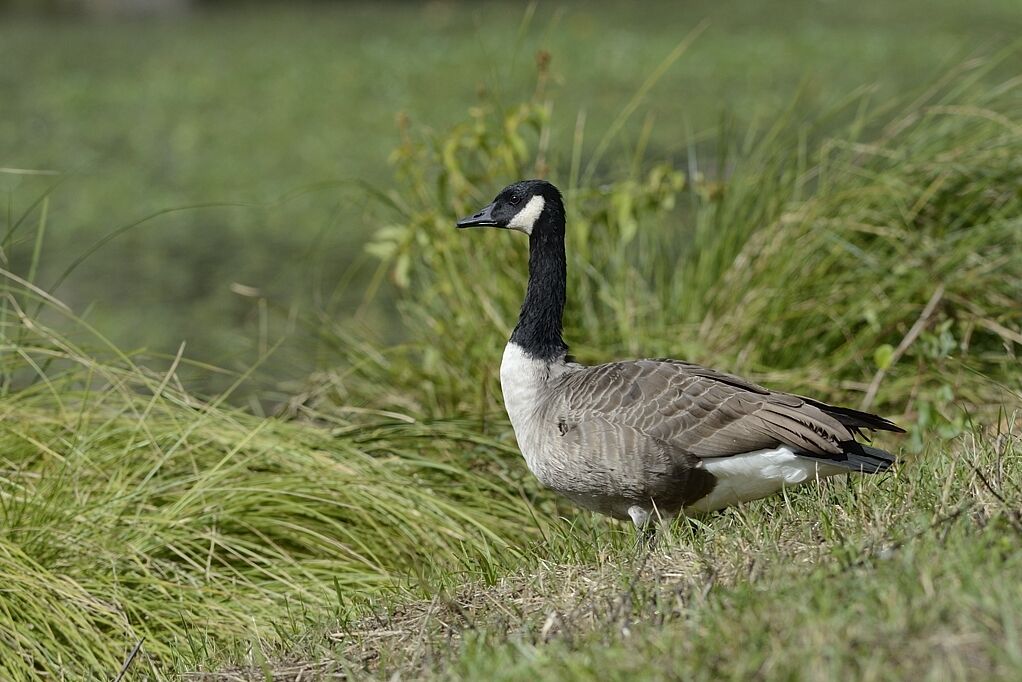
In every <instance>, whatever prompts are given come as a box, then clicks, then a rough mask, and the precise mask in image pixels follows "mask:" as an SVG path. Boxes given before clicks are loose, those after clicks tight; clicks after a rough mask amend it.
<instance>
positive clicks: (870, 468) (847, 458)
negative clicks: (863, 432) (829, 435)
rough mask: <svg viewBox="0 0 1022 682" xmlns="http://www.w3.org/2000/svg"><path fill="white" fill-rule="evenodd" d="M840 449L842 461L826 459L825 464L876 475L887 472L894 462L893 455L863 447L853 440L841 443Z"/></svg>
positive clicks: (877, 449) (867, 446)
mask: <svg viewBox="0 0 1022 682" xmlns="http://www.w3.org/2000/svg"><path fill="white" fill-rule="evenodd" d="M841 449H842V450H843V451H844V452H843V454H844V459H838V458H836V457H835V458H834V459H828V460H827V462H828V463H829V464H837V465H838V466H840V467H845V468H846V469H848V470H850V471H858V472H861V473H864V474H876V473H879V472H881V471H887V470H888V469H889V468H891V465H892V464H894V462H895V458H894V455H892V454H891V453H889V452H887V451H886V450H881V449H880V448H874V447H872V446H870V445H863V444H862V443H859V442H857V441H854V440H849V441H845V442H844V443H841Z"/></svg>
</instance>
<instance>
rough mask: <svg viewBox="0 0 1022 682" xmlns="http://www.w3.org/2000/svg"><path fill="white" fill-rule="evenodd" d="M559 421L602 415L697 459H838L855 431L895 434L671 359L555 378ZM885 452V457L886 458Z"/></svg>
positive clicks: (862, 418) (877, 421)
mask: <svg viewBox="0 0 1022 682" xmlns="http://www.w3.org/2000/svg"><path fill="white" fill-rule="evenodd" d="M562 381H563V385H562V386H561V390H560V391H559V393H560V394H561V395H562V396H563V404H562V408H563V418H564V419H565V420H566V421H567V422H568V423H572V422H574V423H580V422H584V421H587V420H589V419H594V418H602V419H606V420H608V421H611V422H614V423H616V424H621V425H622V426H628V427H631V428H635V429H638V430H640V431H641V432H643V433H645V434H647V435H649V436H651V437H653V438H657V439H660V440H662V441H664V442H666V443H669V444H670V445H672V446H673V447H676V448H678V449H679V450H681V451H684V452H687V453H691V454H693V455H695V456H697V457H725V456H728V455H735V454H740V453H743V452H749V451H752V450H761V449H766V448H773V447H777V446H779V445H787V446H789V447H791V448H792V449H794V450H796V451H799V452H802V453H805V454H808V455H813V456H817V457H822V458H826V459H835V460H844V459H846V458H847V455H848V454H849V444H852V445H858V444H856V443H855V440H854V435H855V433H856V432H857V431H858V429H859V428H878V429H886V430H900V429H898V427H896V426H894V425H893V424H891V423H890V422H888V421H887V420H885V419H882V418H880V417H877V416H875V415H870V414H867V413H864V412H858V411H855V410H849V409H847V408H833V407H831V406H829V405H827V404H826V403H821V402H819V401H815V400H811V399H807V398H802V397H800V396H797V395H792V394H789V393H779V392H776V391H770V390H769V389H766V388H764V387H762V386H758V385H756V384H754V383H752V382H749V381H746V380H744V379H742V378H740V377H736V376H733V375H730V374H724V373H722V372H716V371H715V370H711V369H708V368H705V367H701V366H699V365H692V364H689V363H684V362H678V361H671V360H638V361H634V362H617V363H611V364H607V365H598V366H595V367H587V368H585V369H583V370H580V371H577V372H572V373H570V374H568V375H565V377H564V378H563V379H562ZM885 454H886V453H885Z"/></svg>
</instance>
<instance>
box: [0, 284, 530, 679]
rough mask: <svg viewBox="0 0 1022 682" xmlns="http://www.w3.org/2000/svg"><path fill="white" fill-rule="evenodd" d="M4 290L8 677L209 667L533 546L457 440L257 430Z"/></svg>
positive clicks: (509, 505) (396, 426)
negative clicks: (435, 577) (54, 323)
mask: <svg viewBox="0 0 1022 682" xmlns="http://www.w3.org/2000/svg"><path fill="white" fill-rule="evenodd" d="M4 289H5V291H4V297H5V298H4V303H5V306H4V310H5V313H6V315H5V323H4V325H3V326H2V327H0V349H2V351H3V356H2V357H3V361H4V364H3V367H2V371H3V373H4V374H5V376H7V377H8V379H9V381H8V382H6V385H7V386H8V388H7V389H6V390H5V391H4V393H3V395H0V650H2V652H3V653H2V655H0V678H3V679H5V680H20V679H32V678H35V677H37V676H49V677H53V678H59V679H84V678H90V679H100V678H111V677H113V675H114V674H115V673H116V672H117V670H118V668H119V667H120V665H121V663H122V661H123V660H124V659H125V658H126V656H127V654H128V652H129V650H130V649H131V648H132V647H133V646H134V645H135V644H136V643H137V642H139V641H143V645H142V649H141V651H142V657H141V658H140V659H139V660H137V661H136V662H135V663H134V665H136V666H139V667H140V668H141V669H144V668H146V667H148V668H149V669H150V670H151V671H153V672H154V673H157V674H162V673H165V672H167V671H168V670H169V669H171V668H174V667H177V666H183V667H186V668H187V667H194V666H198V665H201V664H202V662H203V661H210V660H215V659H216V658H217V657H221V656H224V655H225V652H227V651H240V650H242V649H244V648H245V647H246V646H247V643H248V642H249V641H250V640H255V641H259V640H260V639H263V638H273V637H276V632H275V629H276V630H279V629H280V628H287V627H291V628H297V627H299V626H303V625H304V624H305V622H306V621H305V620H304V619H306V618H308V619H312V618H314V617H315V618H323V617H324V616H325V615H326V614H343V613H344V612H345V610H346V609H348V608H350V607H351V605H352V604H354V603H357V602H358V601H359V600H364V599H367V598H370V597H371V596H372V595H374V594H379V593H380V592H381V591H384V590H389V591H393V590H398V589H410V588H414V587H415V585H416V583H415V579H416V578H421V577H425V576H428V575H431V574H433V573H436V572H437V571H439V570H441V569H443V571H444V573H445V574H451V573H452V572H457V571H458V570H462V568H463V567H464V566H466V565H473V566H482V565H485V564H487V563H488V562H492V563H493V564H494V565H496V564H497V563H499V562H503V561H507V560H508V559H509V558H511V557H514V556H516V554H517V553H518V550H517V549H516V548H517V547H519V546H521V545H522V543H523V541H525V540H526V539H527V538H528V537H529V536H530V535H532V534H535V533H536V532H537V526H536V525H535V524H533V523H532V522H531V514H530V511H529V508H528V505H527V504H526V502H525V501H524V500H523V499H522V498H521V497H520V496H519V495H518V494H517V486H516V485H515V484H514V482H513V481H508V480H502V479H501V478H500V472H499V470H497V469H496V468H495V467H489V469H488V471H487V475H486V476H482V475H479V474H477V473H473V472H472V471H471V470H470V468H469V467H467V466H466V464H467V463H471V462H472V461H473V459H475V458H481V457H482V456H483V454H482V453H484V452H488V451H490V450H492V449H493V448H494V447H495V446H494V445H493V444H490V443H486V442H485V441H482V440H481V439H480V438H479V437H478V436H476V435H475V434H473V433H472V431H471V430H470V429H468V428H465V426H464V425H463V424H459V423H457V422H445V423H435V424H428V425H425V424H418V423H413V422H412V421H411V420H408V419H404V420H395V419H394V418H392V417H386V416H379V415H377V416H376V417H375V418H374V419H372V420H369V421H371V422H372V424H371V425H367V424H363V425H362V426H360V427H359V428H352V427H351V426H349V425H347V424H346V423H345V422H343V421H342V420H339V419H336V418H330V417H324V422H323V428H314V427H310V426H309V425H307V424H297V423H285V422H284V421H282V420H278V419H266V418H261V417H256V416H253V415H251V414H247V413H245V412H243V411H241V410H238V409H235V408H231V407H227V406H226V404H225V398H226V396H220V397H218V398H216V399H212V400H200V399H197V398H196V397H194V396H191V395H189V394H188V393H187V392H185V391H184V390H183V389H182V388H181V387H180V386H179V385H178V384H177V380H176V377H175V373H174V370H175V368H176V366H177V364H178V363H174V366H172V367H171V368H170V369H169V371H167V372H166V373H163V374H156V373H154V372H152V371H150V370H148V369H146V368H145V367H143V366H141V365H139V364H137V363H136V361H135V359H133V358H131V357H128V356H125V355H123V354H121V353H118V352H116V351H114V350H111V349H109V348H108V349H107V350H106V351H105V352H104V351H103V350H102V347H103V345H104V341H103V339H102V337H100V336H98V335H96V334H95V333H94V332H92V331H91V330H89V329H88V327H87V326H86V325H84V323H82V322H81V321H77V324H78V325H79V328H78V331H79V336H80V337H81V338H79V339H78V340H77V341H75V340H72V339H70V338H68V337H65V336H61V335H59V334H57V333H56V332H54V331H53V330H52V329H50V328H48V327H47V325H46V323H45V322H44V321H43V318H44V317H46V315H45V314H43V315H39V316H30V315H29V314H28V313H27V312H26V309H31V308H32V305H31V304H33V303H35V302H38V301H40V300H41V295H42V293H41V292H39V291H38V290H33V289H34V288H33V287H31V286H29V285H26V284H19V283H17V282H14V283H12V280H11V279H10V275H9V274H8V283H7V284H6V285H5V287H4ZM43 303H45V306H44V307H43V310H42V312H43V313H48V314H49V315H51V316H57V315H59V316H62V317H65V318H66V317H68V316H70V313H69V311H68V310H67V309H66V308H63V307H62V306H61V305H60V304H59V303H58V302H56V301H53V300H43ZM65 322H67V320H65ZM86 343H89V344H91V348H92V350H89V351H86V350H84V349H83V346H84V345H85V344H86ZM97 349H99V350H97ZM178 360H180V358H178ZM496 447H497V448H500V447H501V446H500V445H497V446H496ZM285 616H287V617H285ZM288 619H290V620H288ZM239 647H240V649H239Z"/></svg>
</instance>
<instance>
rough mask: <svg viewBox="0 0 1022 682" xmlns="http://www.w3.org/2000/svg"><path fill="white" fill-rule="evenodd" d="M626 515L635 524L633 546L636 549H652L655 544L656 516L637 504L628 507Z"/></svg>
mask: <svg viewBox="0 0 1022 682" xmlns="http://www.w3.org/2000/svg"><path fill="white" fill-rule="evenodd" d="M628 516H629V517H631V519H632V523H634V524H635V532H636V537H635V546H636V549H652V548H653V546H654V545H655V544H656V537H657V527H658V525H659V524H657V523H656V518H655V517H654V516H653V515H652V514H650V513H649V511H648V510H646V509H643V508H642V507H640V506H639V505H637V504H633V505H632V506H631V507H629V508H628Z"/></svg>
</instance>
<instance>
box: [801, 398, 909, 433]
mask: <svg viewBox="0 0 1022 682" xmlns="http://www.w3.org/2000/svg"><path fill="white" fill-rule="evenodd" d="M803 400H805V401H806V402H807V403H809V404H810V405H812V406H813V407H818V408H819V409H821V410H823V411H824V412H826V413H827V414H829V415H830V416H831V417H833V418H834V419H837V420H838V421H839V422H841V424H842V425H844V426H847V427H848V428H850V429H854V430H855V431H859V430H860V429H873V430H874V431H894V432H895V433H905V429H903V428H901V427H900V426H898V425H897V424H895V423H894V422H892V421H891V420H889V419H884V418H883V417H881V416H879V415H875V414H870V413H869V412H860V411H859V410H853V409H852V408H850V407H837V406H836V405H828V404H827V403H821V402H820V401H819V400H813V399H812V398H803ZM860 435H861V434H860Z"/></svg>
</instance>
